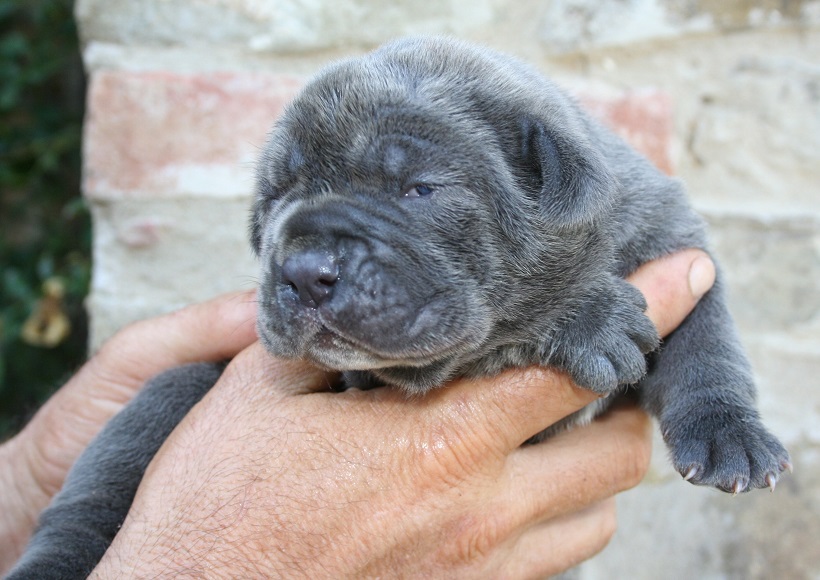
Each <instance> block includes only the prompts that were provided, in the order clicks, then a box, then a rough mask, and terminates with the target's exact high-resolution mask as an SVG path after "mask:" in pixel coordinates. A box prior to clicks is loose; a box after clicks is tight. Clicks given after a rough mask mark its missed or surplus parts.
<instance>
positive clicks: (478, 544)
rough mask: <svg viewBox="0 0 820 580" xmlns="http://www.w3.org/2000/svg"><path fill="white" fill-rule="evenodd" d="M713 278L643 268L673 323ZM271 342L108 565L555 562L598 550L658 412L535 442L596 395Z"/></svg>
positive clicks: (247, 361)
mask: <svg viewBox="0 0 820 580" xmlns="http://www.w3.org/2000/svg"><path fill="white" fill-rule="evenodd" d="M713 280H714V268H713V266H712V264H711V261H709V260H708V258H707V257H705V255H704V254H703V253H702V252H696V251H686V252H681V253H678V254H676V255H674V256H670V257H667V258H664V259H662V260H658V261H656V262H653V263H651V264H648V265H646V266H644V267H642V268H641V269H640V270H639V271H638V272H636V273H635V275H634V276H632V277H631V281H632V282H633V283H634V284H635V285H636V286H638V287H639V288H640V289H641V290H642V291H643V292H644V294H645V295H646V297H647V301H648V303H649V309H648V314H649V315H650V317H651V318H652V320H653V322H654V323H655V324H656V325H657V326H658V329H659V332H660V333H661V334H662V335H664V334H666V333H668V332H670V331H671V330H673V329H674V328H675V326H676V325H677V324H679V323H680V322H681V321H682V320H683V318H684V317H685V316H686V315H687V314H688V312H689V311H690V310H691V309H692V308H693V307H694V305H695V303H696V301H697V299H698V298H699V297H700V295H702V294H703V293H704V292H705V291H706V290H707V289H708V287H709V286H710V285H711V283H712V281H713ZM333 380H334V377H333V376H331V375H329V374H327V373H324V372H321V371H319V370H316V369H314V368H312V367H310V366H308V365H306V364H304V363H301V362H293V361H290V362H288V361H282V360H277V359H274V358H272V357H270V356H269V355H268V354H267V353H266V352H264V350H263V349H262V347H261V346H259V345H258V344H254V345H252V346H251V347H249V348H247V349H246V350H244V351H243V352H242V353H240V354H239V355H238V356H237V357H236V358H235V359H234V360H233V362H232V363H231V364H230V365H229V366H228V368H227V369H226V372H225V373H224V375H223V377H222V379H221V380H220V382H219V383H217V385H216V386H215V387H214V389H212V391H211V392H210V393H209V394H208V395H207V396H206V397H205V399H204V400H203V401H202V402H201V403H200V404H199V405H198V406H197V407H195V408H194V409H193V410H192V412H191V413H189V415H188V416H187V417H186V419H185V420H184V421H183V422H182V423H181V424H180V426H179V427H178V428H177V430H176V431H175V432H174V433H173V434H172V436H171V437H170V438H169V440H168V441H167V442H166V444H165V445H164V446H163V448H162V449H161V450H160V452H159V453H158V455H157V456H156V458H155V460H154V462H153V463H152V464H151V466H150V468H149V470H148V472H147V473H146V476H145V478H144V480H143V483H142V485H141V487H140V490H139V492H138V494H137V497H136V499H135V502H134V504H133V507H132V509H131V512H130V513H129V515H128V518H127V519H126V521H125V523H124V525H123V528H122V530H121V532H120V533H119V534H118V535H117V537H116V538H115V540H114V543H113V544H112V546H111V548H110V549H109V551H108V552H107V553H106V556H105V558H104V559H103V561H102V562H101V563H100V566H99V567H98V569H97V570H96V571H95V575H94V576H95V577H102V578H107V577H112V576H117V575H119V574H121V573H122V571H123V570H128V571H130V572H131V573H133V574H134V575H136V576H142V575H149V574H150V575H160V576H164V575H169V576H170V575H178V574H188V575H205V576H208V577H215V578H217V577H282V576H285V577H311V578H312V577H346V576H355V577H361V576H365V577H369V576H395V575H401V576H420V577H480V578H481V577H512V578H527V577H541V576H545V575H548V574H552V573H556V572H558V571H560V570H563V569H565V568H567V567H569V566H572V565H573V564H576V563H577V562H579V561H581V560H583V559H585V558H587V557H589V556H591V555H593V554H595V553H597V552H598V551H599V550H600V549H602V548H603V546H604V545H605V544H606V542H607V541H608V540H609V538H610V536H611V535H612V533H613V532H614V529H615V514H614V505H613V501H612V497H613V496H614V495H615V494H616V493H618V492H619V491H621V490H624V489H626V488H629V487H632V486H634V485H636V484H637V483H638V482H639V481H640V479H641V478H642V476H643V474H644V473H645V470H646V468H647V464H648V461H649V455H650V435H649V421H648V419H647V417H646V416H645V415H644V414H643V413H642V412H640V411H638V410H637V409H634V408H619V409H616V410H614V411H613V412H611V413H609V414H607V415H606V416H605V417H603V418H601V419H599V420H597V421H595V422H593V423H592V424H591V425H589V426H587V427H583V428H577V429H574V430H572V431H569V432H565V433H562V434H560V435H557V436H555V437H553V438H551V439H549V440H548V441H546V442H545V443H543V444H539V445H531V446H524V447H522V446H521V444H522V443H523V442H524V441H526V440H527V439H529V438H530V437H531V436H533V435H534V434H536V433H538V432H540V431H541V430H543V429H544V428H546V427H548V426H549V425H551V424H552V423H554V422H556V421H558V420H560V419H561V418H563V417H565V416H566V415H568V414H570V413H572V412H574V411H576V410H577V409H579V408H581V407H583V406H584V405H585V404H587V403H589V402H591V401H592V400H593V399H594V395H593V394H591V393H589V392H588V391H585V390H583V389H580V388H578V387H576V386H574V385H573V384H572V383H571V381H570V380H569V379H568V378H567V377H566V375H564V374H561V373H559V372H557V371H554V370H551V369H544V368H528V369H515V370H509V371H506V372H504V373H503V374H501V375H500V376H498V377H494V378H488V379H479V380H458V381H454V382H453V383H451V384H449V385H446V386H444V387H442V388H440V389H437V390H434V391H433V392H431V393H430V394H429V395H428V396H425V397H421V398H408V397H406V396H405V395H403V394H402V393H399V392H397V391H396V390H394V389H377V390H372V391H364V392H363V391H357V390H350V391H346V392H344V393H331V392H330V389H329V385H330V384H331V383H332V382H333Z"/></svg>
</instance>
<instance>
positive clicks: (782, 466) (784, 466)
mask: <svg viewBox="0 0 820 580" xmlns="http://www.w3.org/2000/svg"><path fill="white" fill-rule="evenodd" d="M780 469H781V470H786V469H788V470H789V473H794V465H792V462H791V461H781V462H780Z"/></svg>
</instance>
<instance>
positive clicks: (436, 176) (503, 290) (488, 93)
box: [10, 38, 789, 578]
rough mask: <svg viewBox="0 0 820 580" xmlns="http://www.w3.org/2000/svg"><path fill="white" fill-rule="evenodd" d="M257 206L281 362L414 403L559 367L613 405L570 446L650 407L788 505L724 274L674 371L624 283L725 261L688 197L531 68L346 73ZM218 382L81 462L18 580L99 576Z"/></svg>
mask: <svg viewBox="0 0 820 580" xmlns="http://www.w3.org/2000/svg"><path fill="white" fill-rule="evenodd" d="M256 189H257V191H256V197H255V201H254V206H253V213H252V216H253V217H252V221H251V240H252V244H253V247H254V249H255V250H256V252H257V254H258V256H259V258H260V262H261V285H260V288H259V304H260V309H259V319H258V333H259V336H260V339H261V340H262V342H263V343H264V344H265V346H266V347H267V348H268V349H269V350H270V352H271V353H273V354H275V355H277V356H283V357H297V358H304V359H308V360H310V361H312V362H313V363H315V364H317V365H319V366H322V367H325V368H329V369H337V370H342V371H345V373H344V383H345V386H346V387H357V388H371V387H375V386H380V385H391V386H394V387H398V388H401V389H404V390H405V391H407V392H408V393H413V394H423V393H424V392H426V391H428V390H429V389H432V388H434V387H436V386H437V385H440V384H442V383H443V382H445V381H447V380H448V379H451V378H453V377H456V376H481V375H492V374H496V373H498V372H499V371H501V370H502V369H504V368H507V367H511V366H526V365H533V364H536V365H551V366H556V367H559V368H561V369H564V370H565V371H566V372H568V373H569V374H570V375H571V376H572V378H573V380H574V381H575V382H576V383H577V384H579V385H581V386H583V387H586V388H588V389H590V390H592V391H594V392H596V393H599V394H601V395H605V397H604V398H602V399H600V400H599V401H598V402H596V403H595V404H593V405H591V406H590V407H588V408H586V409H584V410H582V411H581V412H579V413H576V414H575V415H573V416H571V417H568V418H567V419H565V420H564V421H563V423H562V424H561V425H558V426H555V427H553V430H555V429H557V428H562V427H566V426H568V425H572V424H574V423H577V422H580V421H586V420H589V419H590V418H591V417H593V416H594V415H596V414H598V413H599V412H601V411H602V410H603V409H604V408H605V407H606V406H607V405H608V404H609V403H610V402H611V401H612V399H613V396H614V395H615V394H617V393H618V392H620V390H621V389H622V388H623V386H625V385H634V386H635V388H636V389H637V391H638V393H639V396H640V399H641V401H642V404H643V405H644V407H645V408H646V409H648V410H649V411H650V412H651V413H652V414H654V415H655V417H657V419H658V420H659V422H660V425H661V429H662V432H663V436H664V439H665V441H666V443H667V445H668V446H669V449H670V452H671V456H672V461H673V463H674V465H675V468H676V469H677V470H678V471H679V472H680V473H681V474H682V475H683V476H684V477H685V478H686V479H687V480H689V481H690V482H691V483H695V484H700V485H709V486H713V487H716V488H718V489H721V490H723V491H727V492H731V493H738V492H742V491H746V490H749V489H752V488H762V487H767V486H768V487H772V488H773V487H774V485H775V482H776V481H777V478H778V476H779V475H780V473H781V472H782V471H783V470H784V469H785V468H787V467H788V466H789V456H788V453H787V452H786V451H785V449H784V448H783V447H782V445H781V444H780V443H779V442H778V441H777V440H776V439H775V438H774V437H773V436H772V435H771V434H769V433H768V431H766V429H765V428H764V427H763V425H762V424H761V422H760V419H759V416H758V413H757V411H756V409H755V407H754V398H755V392H754V391H755V389H754V385H753V381H752V376H751V372H750V368H749V364H748V362H747V360H746V357H745V355H744V354H743V351H742V349H741V347H740V344H739V342H738V339H737V337H736V333H735V330H734V326H733V323H732V320H731V318H730V316H729V313H728V311H727V309H726V306H725V303H724V297H723V289H722V282H721V277H720V275H718V279H717V282H716V283H715V286H714V287H713V288H712V289H711V290H710V291H709V292H708V293H707V294H706V295H705V296H704V297H703V298H702V299H701V301H700V302H699V304H698V306H697V307H696V309H695V310H694V311H693V312H692V314H691V315H690V316H689V317H688V318H687V319H686V320H685V321H684V322H683V324H681V325H680V327H679V328H678V329H677V330H676V331H675V332H674V333H673V334H672V335H670V336H669V337H667V339H666V340H665V342H664V343H663V345H662V346H661V347H660V348H658V344H659V340H658V336H657V334H656V331H655V329H654V327H653V326H652V324H651V323H650V322H649V320H648V319H647V318H646V316H645V315H644V310H645V307H646V304H645V302H644V299H643V297H642V296H641V294H640V293H639V292H638V291H637V290H635V289H634V288H633V287H632V286H630V285H629V284H628V283H626V282H625V281H624V277H625V276H626V275H628V274H629V273H630V272H632V271H633V270H635V269H636V268H637V267H638V266H639V265H640V264H642V263H644V262H647V261H649V260H652V259H654V258H658V257H660V256H663V255H665V254H668V253H670V252H674V251H676V250H679V249H682V248H689V247H699V248H705V247H706V238H705V233H704V225H703V222H702V220H701V219H700V218H699V217H698V216H697V215H696V214H695V213H694V212H693V210H692V209H691V208H690V207H689V205H688V203H687V201H686V198H685V195H684V193H683V191H682V188H681V186H680V184H679V183H678V182H677V181H674V180H672V179H669V178H668V177H666V176H665V175H663V174H662V173H660V172H659V171H657V170H656V169H655V168H654V167H653V166H652V165H651V164H650V163H649V162H648V161H646V160H645V159H644V158H642V157H641V156H640V155H638V154H637V153H635V152H634V151H633V150H631V149H630V148H629V147H628V146H627V145H626V144H624V143H623V142H622V141H621V140H620V139H618V138H617V137H615V136H614V135H613V134H611V133H610V132H609V131H607V130H605V129H604V128H602V127H601V126H600V125H598V124H597V123H596V122H595V121H593V120H592V119H590V118H589V117H588V116H587V115H585V114H584V113H583V112H582V111H580V110H579V109H578V107H577V106H576V104H575V103H574V102H573V101H572V100H571V99H570V98H568V97H567V96H566V95H565V94H564V93H562V92H561V91H560V90H559V89H558V88H556V87H555V86H554V85H553V84H552V83H551V82H550V81H548V80H547V79H545V78H543V77H542V76H541V75H539V74H538V73H536V72H535V71H534V70H532V69H530V68H528V67H526V66H525V65H523V64H521V63H519V62H517V61H515V60H513V59H510V58H508V57H506V56H502V55H499V54H496V53H493V52H490V51H488V50H484V49H481V48H477V47H474V46H470V45H467V44H464V43H461V42H457V41H454V40H449V39H442V38H420V39H410V40H402V41H398V42H395V43H392V44H388V45H386V46H384V47H382V48H380V49H379V50H377V51H375V52H373V53H371V54H369V55H366V56H364V57H361V58H356V59H352V60H349V61H345V62H341V63H338V64H335V65H332V66H330V67H329V68H327V69H326V70H325V71H323V72H322V73H320V74H319V75H318V76H317V77H316V78H315V79H314V80H313V81H312V82H311V83H309V84H308V85H307V86H306V87H305V89H304V91H303V92H302V93H301V95H299V96H298V97H297V98H296V99H295V100H294V102H293V103H292V104H291V105H290V106H289V107H288V108H287V110H286V111H285V113H284V114H283V115H282V117H281V118H280V119H279V120H278V122H277V124H276V126H275V128H274V130H273V132H272V134H271V136H270V138H269V141H268V143H267V145H266V147H265V149H264V153H263V155H262V157H261V160H260V162H259V165H258V175H257V188H256ZM647 355H649V356H647ZM647 361H649V364H648V363H647ZM647 365H648V366H649V368H648V367H647ZM220 372H221V368H220V367H217V366H214V365H195V366H190V367H183V368H181V369H176V370H174V371H172V372H170V373H166V374H164V375H161V376H160V377H158V378H157V379H155V380H153V381H152V382H150V383H149V384H148V385H147V386H146V388H145V389H144V390H143V391H142V393H141V394H140V395H138V396H137V397H136V399H135V400H134V401H133V403H132V404H130V405H129V406H128V407H126V409H125V410H123V412H122V413H120V414H119V415H118V416H117V417H115V418H114V419H113V420H112V421H111V422H110V424H109V425H108V426H107V427H106V428H105V430H104V431H103V432H102V433H101V434H100V436H99V437H98V438H97V439H96V440H95V441H94V442H93V443H92V444H91V445H90V446H89V448H88V450H87V451H86V452H85V453H84V454H83V456H82V457H81V458H80V459H79V460H78V462H77V465H76V466H75V467H74V469H73V470H72V472H71V474H70V475H69V478H68V479H67V481H66V484H65V487H64V489H63V491H62V492H61V493H60V494H59V495H58V496H57V497H56V498H55V500H54V502H53V504H52V506H51V507H49V509H47V510H46V511H45V512H44V514H43V517H42V520H41V523H40V527H39V529H38V531H37V532H36V534H35V536H34V538H33V539H32V541H31V544H30V546H29V549H28V551H27V553H26V554H25V555H24V557H23V559H22V560H21V562H20V563H19V565H18V567H17V568H16V569H15V571H13V572H12V574H11V575H10V578H49V577H60V578H64V577H65V578H68V577H85V575H86V574H87V573H88V572H90V570H91V569H93V567H94V565H96V563H97V561H98V560H99V558H100V557H101V556H102V554H103V553H104V551H105V549H106V548H107V546H108V544H109V543H110V541H111V539H113V536H114V534H115V533H116V531H117V529H118V526H119V524H120V523H121V522H122V520H123V519H124V517H125V514H126V513H127V511H128V507H129V505H130V502H131V500H132V498H133V494H134V492H135V491H136V488H137V486H138V484H139V480H140V478H141V477H142V474H143V472H144V470H145V467H146V466H147V464H148V462H149V461H150V459H151V457H152V456H153V454H154V453H155V451H156V449H158V447H159V445H161V443H162V441H163V440H164V438H165V436H166V435H167V434H168V433H169V432H170V430H171V429H172V428H173V426H174V425H176V423H177V422H178V421H179V420H180V419H181V417H182V416H184V414H185V412H187V410H188V409H189V408H190V407H191V406H193V404H195V403H196V401H198V400H199V398H200V397H201V396H202V395H203V394H204V393H205V392H207V390H208V389H209V388H210V387H211V385H212V384H213V383H214V382H215V381H216V379H217V378H218V376H219V373H220ZM159 402H161V405H160V404H159ZM156 409H162V412H161V413H157V412H156ZM147 424H150V425H151V426H152V427H146V425H147ZM548 434H549V433H545V434H542V435H541V438H543V437H545V436H547V435H548ZM101 505H105V506H106V509H100V506H101Z"/></svg>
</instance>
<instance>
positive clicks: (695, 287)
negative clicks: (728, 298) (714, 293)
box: [689, 256, 715, 300]
mask: <svg viewBox="0 0 820 580" xmlns="http://www.w3.org/2000/svg"><path fill="white" fill-rule="evenodd" d="M714 283H715V264H714V263H713V262H712V260H710V259H709V258H707V257H706V256H698V257H697V258H695V261H694V262H692V265H691V266H689V291H690V292H691V293H692V296H694V297H695V298H696V299H698V300H699V299H700V298H701V297H702V296H703V295H704V294H706V292H707V291H708V290H709V288H711V287H712V285H713V284H714Z"/></svg>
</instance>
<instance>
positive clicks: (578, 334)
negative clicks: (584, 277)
mask: <svg viewBox="0 0 820 580" xmlns="http://www.w3.org/2000/svg"><path fill="white" fill-rule="evenodd" d="M645 310H646V300H645V299H644V297H643V295H642V294H641V293H640V292H639V291H638V290H637V289H636V288H635V287H634V286H632V285H631V284H629V283H627V282H626V281H624V280H622V279H620V278H614V279H613V284H612V285H611V286H610V287H608V288H606V290H605V291H602V292H600V293H599V294H597V295H596V296H594V297H593V298H592V299H591V300H589V301H588V303H587V304H586V305H585V307H584V310H583V311H582V312H580V313H579V314H578V315H577V316H576V317H575V318H574V319H573V320H572V322H571V323H570V324H568V325H567V326H566V327H565V328H564V329H563V330H562V331H561V332H560V333H558V335H557V336H556V337H555V340H554V341H553V343H552V345H551V349H552V351H551V353H550V354H551V355H550V357H549V364H553V365H556V366H559V367H560V368H563V369H564V370H566V371H567V372H568V373H569V374H570V375H571V376H572V379H573V380H574V381H575V383H576V384H578V385H580V386H582V387H586V388H588V389H590V390H591V391H594V392H596V393H600V394H608V393H611V392H613V391H614V390H615V389H616V388H617V387H618V386H619V385H629V384H633V383H637V382H638V381H639V380H641V378H642V377H643V376H644V375H645V374H646V357H645V354H646V353H649V352H651V351H653V350H655V349H656V348H657V347H658V343H659V338H658V332H657V330H656V329H655V327H654V325H653V324H652V322H651V321H650V320H649V319H648V318H647V317H646V315H645V314H644V311H645Z"/></svg>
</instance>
